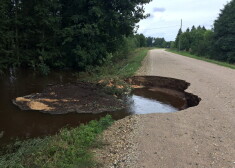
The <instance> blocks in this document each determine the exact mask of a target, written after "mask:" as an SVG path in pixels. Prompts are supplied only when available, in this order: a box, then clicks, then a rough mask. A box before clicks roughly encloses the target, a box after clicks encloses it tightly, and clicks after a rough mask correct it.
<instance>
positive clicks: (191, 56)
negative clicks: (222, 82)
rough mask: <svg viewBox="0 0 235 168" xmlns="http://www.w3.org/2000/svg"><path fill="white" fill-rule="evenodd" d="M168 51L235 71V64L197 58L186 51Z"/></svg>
mask: <svg viewBox="0 0 235 168" xmlns="http://www.w3.org/2000/svg"><path fill="white" fill-rule="evenodd" d="M166 51H169V52H172V53H175V54H180V55H183V56H186V57H190V58H194V59H198V60H202V61H206V62H210V63H213V64H217V65H220V66H224V67H227V68H231V69H235V65H233V64H229V63H227V62H221V61H216V60H212V59H209V58H205V57H200V56H197V55H193V54H190V53H188V52H186V51H177V50H175V49H167V50H166Z"/></svg>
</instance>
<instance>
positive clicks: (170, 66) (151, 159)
mask: <svg viewBox="0 0 235 168" xmlns="http://www.w3.org/2000/svg"><path fill="white" fill-rule="evenodd" d="M138 74H139V75H156V76H164V77H172V78H177V79H182V80H185V81H187V82H189V83H191V86H190V87H189V88H188V90H187V91H188V92H191V93H193V94H196V95H198V96H199V97H201V99H202V101H201V102H200V104H199V105H198V106H196V107H193V108H189V109H186V110H183V111H180V112H177V113H171V114H149V115H141V116H140V122H139V127H140V128H142V129H140V131H138V133H137V134H136V137H135V140H134V143H135V144H137V151H138V152H139V157H138V160H137V163H136V164H135V167H138V168H141V167H145V168H191V167H192V168H209V167H213V168H234V167H235V70H232V69H229V68H225V67H222V66H218V65H215V64H211V63H207V62H203V61H200V60H196V59H192V58H188V57H184V56H180V55H177V54H173V53H169V52H166V51H164V50H151V51H150V52H149V56H148V57H146V59H145V61H144V63H143V67H142V68H141V69H140V71H139V72H138ZM132 167H134V166H132Z"/></svg>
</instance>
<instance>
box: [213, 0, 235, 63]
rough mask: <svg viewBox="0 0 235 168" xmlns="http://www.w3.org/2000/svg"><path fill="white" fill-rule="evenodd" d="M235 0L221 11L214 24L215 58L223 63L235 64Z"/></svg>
mask: <svg viewBox="0 0 235 168" xmlns="http://www.w3.org/2000/svg"><path fill="white" fill-rule="evenodd" d="M234 13H235V0H232V1H231V2H229V3H228V4H227V5H225V7H224V9H223V10H222V11H221V13H220V15H219V17H218V19H217V20H216V21H215V22H214V50H215V54H214V55H213V57H214V58H215V59H218V60H221V61H228V62H230V63H235V45H234V44H235V15H234Z"/></svg>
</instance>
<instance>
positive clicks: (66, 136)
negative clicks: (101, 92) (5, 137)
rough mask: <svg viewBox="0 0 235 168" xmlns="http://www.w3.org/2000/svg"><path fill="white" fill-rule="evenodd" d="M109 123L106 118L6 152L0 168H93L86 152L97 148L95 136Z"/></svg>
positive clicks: (20, 143) (10, 147)
mask: <svg viewBox="0 0 235 168" xmlns="http://www.w3.org/2000/svg"><path fill="white" fill-rule="evenodd" d="M112 123H113V119H112V117H111V116H110V115H107V116H106V117H104V118H101V119H100V120H99V121H96V120H93V121H91V122H89V123H88V124H87V125H82V126H80V127H78V128H74V129H71V130H69V129H63V130H61V131H60V133H58V134H57V135H55V136H50V137H46V138H43V139H39V138H38V139H32V140H27V141H23V142H16V143H15V144H13V145H11V146H8V147H7V148H6V150H7V154H1V155H0V167H1V168H23V167H24V168H32V167H33V168H37V167H38V168H43V167H45V168H69V167H71V168H72V167H79V168H86V167H93V166H97V164H98V163H96V162H95V161H94V160H93V154H92V153H91V152H90V149H91V148H93V147H97V146H99V145H100V143H101V142H100V141H99V140H98V135H99V134H100V133H102V132H103V130H105V129H107V128H108V127H109V126H110V125H111V124H112Z"/></svg>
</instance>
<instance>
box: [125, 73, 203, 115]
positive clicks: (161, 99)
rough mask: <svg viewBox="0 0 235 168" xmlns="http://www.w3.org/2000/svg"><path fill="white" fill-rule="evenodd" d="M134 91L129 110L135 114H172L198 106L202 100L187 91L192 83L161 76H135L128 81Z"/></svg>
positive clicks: (129, 97) (128, 106)
mask: <svg viewBox="0 0 235 168" xmlns="http://www.w3.org/2000/svg"><path fill="white" fill-rule="evenodd" d="M126 82H127V83H129V84H130V85H132V87H133V88H135V89H134V91H133V92H132V94H131V95H129V96H128V97H127V104H128V105H127V110H128V111H129V112H130V113H134V114H146V113H170V112H177V111H180V110H184V109H187V108H189V107H194V106H197V105H198V104H199V103H200V101H201V99H200V98H199V97H198V96H196V95H194V94H192V93H187V92H185V90H186V89H187V88H188V87H189V86H190V83H188V82H186V81H184V80H179V79H174V78H167V77H159V76H134V77H131V78H128V79H127V80H126Z"/></svg>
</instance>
